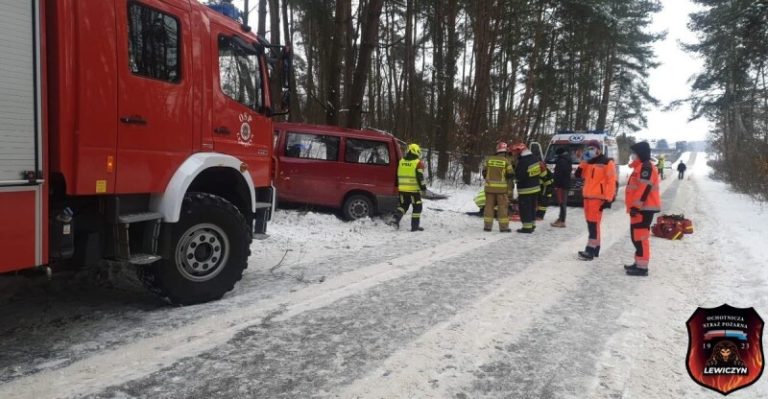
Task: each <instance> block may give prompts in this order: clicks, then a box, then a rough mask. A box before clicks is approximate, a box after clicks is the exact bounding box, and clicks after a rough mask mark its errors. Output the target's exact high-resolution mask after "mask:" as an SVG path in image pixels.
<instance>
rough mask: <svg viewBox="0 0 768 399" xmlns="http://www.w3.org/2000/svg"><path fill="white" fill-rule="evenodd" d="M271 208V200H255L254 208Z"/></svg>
mask: <svg viewBox="0 0 768 399" xmlns="http://www.w3.org/2000/svg"><path fill="white" fill-rule="evenodd" d="M269 208H272V203H271V202H257V203H256V209H269Z"/></svg>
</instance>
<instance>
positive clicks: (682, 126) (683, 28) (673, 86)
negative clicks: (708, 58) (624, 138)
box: [234, 0, 710, 142]
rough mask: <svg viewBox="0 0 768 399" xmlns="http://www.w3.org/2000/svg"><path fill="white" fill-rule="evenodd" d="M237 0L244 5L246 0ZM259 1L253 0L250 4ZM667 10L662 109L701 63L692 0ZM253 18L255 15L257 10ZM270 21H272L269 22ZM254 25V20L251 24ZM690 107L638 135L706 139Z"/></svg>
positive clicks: (667, 4)
mask: <svg viewBox="0 0 768 399" xmlns="http://www.w3.org/2000/svg"><path fill="white" fill-rule="evenodd" d="M234 3H235V4H236V5H237V6H238V7H239V8H240V9H242V8H243V0H235V1H234ZM257 4H258V0H251V7H252V8H253V7H254V6H255V5H257ZM662 4H663V5H664V9H663V10H662V11H661V13H659V14H657V15H656V16H655V17H654V21H653V22H654V24H653V30H654V31H656V32H662V31H667V33H668V34H667V37H666V39H665V40H664V41H663V42H659V43H657V44H656V54H657V56H658V61H659V62H661V66H659V68H657V69H655V70H653V71H652V72H651V76H650V86H651V94H652V95H653V96H655V97H656V98H658V99H659V100H660V101H661V102H662V107H661V108H663V107H664V106H665V105H666V104H669V103H670V102H672V101H674V100H678V99H681V98H686V97H688V96H689V94H690V83H688V80H689V79H690V77H691V76H692V75H693V74H695V73H696V72H697V71H699V70H700V69H701V67H702V62H701V60H699V59H696V58H694V57H693V56H691V55H690V54H688V53H686V52H684V51H683V50H682V49H681V48H680V42H681V41H683V42H688V43H690V42H694V41H695V39H696V36H695V35H694V34H693V32H691V31H690V30H688V27H687V23H688V14H689V13H691V12H692V11H694V10H695V9H696V6H695V5H694V4H693V3H691V1H690V0H662ZM256 11H257V10H255V9H254V10H253V12H254V15H253V17H252V18H253V19H255V18H256V15H255V12H256ZM267 23H269V21H267ZM251 24H252V25H255V22H252V23H251ZM690 113H691V112H690V108H689V107H688V106H683V107H681V108H680V109H678V110H676V111H672V112H663V111H662V110H661V109H658V110H653V111H651V112H650V114H649V115H648V128H647V129H645V130H643V131H641V132H639V133H638V134H636V136H637V137H639V138H641V139H660V138H666V139H667V140H669V141H673V142H674V141H680V140H685V141H691V140H704V139H706V137H707V133H708V132H709V128H710V125H709V123H708V122H707V121H705V120H699V121H695V122H692V123H688V118H689V117H690Z"/></svg>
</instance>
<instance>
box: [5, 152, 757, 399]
mask: <svg viewBox="0 0 768 399" xmlns="http://www.w3.org/2000/svg"><path fill="white" fill-rule="evenodd" d="M688 158H690V160H689V162H688V164H689V170H690V172H691V173H689V177H688V179H686V180H684V181H682V182H681V181H678V180H675V179H672V178H668V179H667V180H665V181H664V183H663V190H664V195H663V199H664V207H665V211H666V212H673V213H685V214H686V215H687V216H689V217H691V218H692V219H693V220H694V223H695V228H696V233H695V234H694V235H693V236H689V237H686V239H685V240H683V241H675V242H672V241H664V240H659V239H654V240H653V242H652V249H653V260H652V264H651V276H650V277H648V278H631V277H627V276H625V275H624V273H623V268H622V267H621V266H622V264H623V263H627V262H630V261H631V258H632V252H633V247H632V245H631V243H630V241H629V227H628V217H627V216H626V214H625V213H624V211H623V207H622V201H623V198H620V199H619V201H617V204H616V206H615V207H614V208H615V209H612V210H610V211H607V212H606V215H605V220H604V222H603V231H604V232H603V236H604V238H603V240H604V242H603V248H604V249H603V251H604V252H603V253H602V254H601V258H600V260H598V261H595V262H593V263H584V262H580V261H578V260H577V259H576V256H575V253H576V251H578V250H580V249H582V248H583V246H584V244H585V242H586V228H585V226H584V222H583V213H582V210H581V209H578V208H570V209H569V220H568V222H569V227H568V228H567V229H559V230H558V229H553V228H551V227H549V225H548V223H546V224H544V225H542V226H540V228H539V229H538V230H537V232H536V234H534V235H532V236H524V237H521V236H518V235H502V234H500V233H493V234H488V233H483V232H482V221H481V220H480V219H479V218H475V217H471V216H467V215H465V214H463V212H465V211H471V210H474V209H473V208H474V205H473V204H472V197H473V196H474V194H475V189H466V190H456V191H455V192H453V193H452V194H453V195H452V196H451V199H449V200H447V201H440V202H427V203H426V208H427V210H426V211H425V215H424V219H423V220H424V221H423V224H424V226H425V228H427V231H426V232H424V233H423V234H412V233H409V232H405V231H401V232H395V231H392V230H391V229H389V228H388V227H386V226H385V225H384V224H383V223H382V222H380V221H365V222H356V223H350V224H347V223H342V222H340V221H338V220H337V219H336V218H335V217H334V216H331V215H320V214H312V213H310V214H305V215H303V214H300V213H298V212H282V211H281V212H280V213H279V215H278V216H279V218H278V220H277V221H276V223H275V224H274V225H273V226H270V234H271V237H270V238H269V239H268V240H265V241H259V242H256V243H254V245H253V247H252V251H253V254H254V256H253V257H252V258H251V264H250V267H249V269H248V272H247V274H246V276H245V278H244V280H243V282H242V283H241V284H239V285H238V286H237V287H236V290H235V291H234V292H233V293H231V294H229V295H228V296H227V297H225V298H224V299H223V300H221V301H218V302H216V303H211V304H206V305H201V306H193V307H186V308H172V307H167V306H165V305H164V304H162V303H160V302H159V301H157V300H156V299H154V298H153V297H152V296H149V295H146V294H144V293H143V292H142V291H140V290H131V289H116V288H104V287H99V288H96V287H95V286H94V285H93V284H90V283H88V282H86V281H79V280H77V279H75V278H71V277H65V276H62V277H59V278H58V279H55V280H54V281H53V282H52V283H51V284H40V283H39V282H34V281H33V282H30V281H26V280H17V279H14V280H9V279H5V280H0V398H59V397H94V398H214V397H221V398H307V397H331V398H358V397H360V398H401V397H412V398H475V397H481V398H485V397H487V398H497V397H511V398H642V399H646V398H648V399H654V398H671V397H681V398H715V397H720V395H718V394H715V393H712V392H709V391H705V390H704V389H703V388H701V387H699V386H698V385H696V384H695V383H694V382H693V381H692V380H691V379H690V378H689V377H688V375H687V372H686V369H685V355H686V350H687V339H688V338H687V331H686V328H685V322H686V320H687V319H688V317H689V316H690V315H691V313H692V312H693V311H694V310H695V309H696V307H698V306H707V307H711V306H717V305H720V304H722V303H729V304H731V305H734V306H739V307H750V306H754V307H755V308H756V309H757V310H758V312H759V313H761V314H762V315H763V316H764V317H765V315H768V284H766V283H767V282H768V270H766V268H767V267H768V249H767V247H766V244H765V243H766V242H768V240H766V239H767V238H768V234H766V228H765V226H767V225H768V208H767V209H765V210H764V209H763V208H762V207H761V205H760V204H756V203H753V202H752V201H751V200H749V199H748V198H746V197H744V196H741V195H739V194H735V193H731V192H729V191H728V189H727V186H726V185H724V184H723V183H720V182H714V181H712V180H710V179H709V178H708V173H709V169H708V167H707V166H706V163H705V161H706V159H705V155H704V154H684V155H683V159H688ZM430 208H432V209H430ZM437 208H439V209H441V210H442V211H437V210H434V209H437ZM554 218H555V209H554V208H552V209H551V210H550V213H549V215H548V216H547V220H548V221H551V220H553V219H554ZM283 258H284V259H283ZM281 259H283V261H282V263H281V264H280V267H279V268H277V269H276V270H274V271H273V272H271V271H270V269H271V268H273V267H274V266H275V265H276V264H278V263H279V262H280V260H281ZM297 277H300V278H297ZM299 280H301V281H299ZM731 397H735V398H757V397H768V382H766V381H765V379H763V380H761V381H759V382H758V383H757V384H755V385H753V386H752V387H750V388H748V389H746V390H742V391H739V392H736V393H734V394H732V395H731Z"/></svg>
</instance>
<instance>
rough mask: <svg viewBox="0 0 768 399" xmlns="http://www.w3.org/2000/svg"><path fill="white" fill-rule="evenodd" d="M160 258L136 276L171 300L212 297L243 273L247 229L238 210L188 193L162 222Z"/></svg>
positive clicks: (188, 301)
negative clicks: (177, 214)
mask: <svg viewBox="0 0 768 399" xmlns="http://www.w3.org/2000/svg"><path fill="white" fill-rule="evenodd" d="M168 227H170V229H171V230H170V239H169V240H167V241H166V243H165V245H164V249H163V254H164V256H163V259H162V260H161V261H158V262H157V264H155V265H150V266H145V267H143V268H142V269H140V271H139V277H140V278H141V280H142V281H143V282H144V283H145V284H146V285H147V286H148V287H149V288H150V289H151V290H153V291H154V292H156V293H158V294H159V295H161V296H163V297H167V298H168V299H170V301H171V302H172V303H174V304H179V305H193V304H197V303H203V302H208V301H213V300H217V299H219V298H221V297H222V296H224V294H225V293H227V292H229V291H231V290H232V289H233V288H234V286H235V283H237V282H238V281H240V279H241V278H242V277H243V271H244V270H245V268H246V267H247V266H248V256H249V255H250V244H251V232H250V229H249V228H248V223H247V222H246V219H245V217H244V216H243V214H242V213H240V211H239V210H238V209H237V208H236V207H235V206H234V205H232V204H231V203H230V202H229V201H227V200H225V199H224V198H221V197H218V196H215V195H211V194H205V193H189V194H187V195H186V196H185V197H184V203H183V206H182V210H181V218H180V219H179V222H178V223H174V224H170V225H168Z"/></svg>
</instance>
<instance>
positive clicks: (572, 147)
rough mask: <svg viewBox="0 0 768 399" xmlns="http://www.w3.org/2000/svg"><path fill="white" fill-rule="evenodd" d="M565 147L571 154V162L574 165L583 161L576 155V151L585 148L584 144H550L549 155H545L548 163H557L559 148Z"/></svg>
mask: <svg viewBox="0 0 768 399" xmlns="http://www.w3.org/2000/svg"><path fill="white" fill-rule="evenodd" d="M560 148H562V149H564V150H566V151H568V152H569V153H570V154H571V163H573V164H574V165H578V164H579V162H580V161H581V160H580V159H579V158H577V157H576V151H578V150H583V149H584V144H570V143H569V144H550V145H549V148H548V149H547V155H546V156H545V157H544V159H546V162H547V163H555V161H556V160H557V150H558V149H560Z"/></svg>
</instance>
